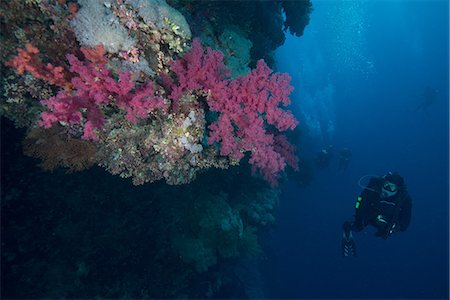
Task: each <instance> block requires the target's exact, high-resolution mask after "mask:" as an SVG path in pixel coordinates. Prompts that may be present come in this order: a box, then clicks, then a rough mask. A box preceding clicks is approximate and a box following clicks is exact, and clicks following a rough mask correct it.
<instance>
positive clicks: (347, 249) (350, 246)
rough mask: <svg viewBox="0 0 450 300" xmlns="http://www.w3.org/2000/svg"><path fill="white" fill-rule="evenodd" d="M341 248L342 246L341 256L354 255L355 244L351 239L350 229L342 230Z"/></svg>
mask: <svg viewBox="0 0 450 300" xmlns="http://www.w3.org/2000/svg"><path fill="white" fill-rule="evenodd" d="M341 248H342V256H344V257H347V256H356V244H355V241H354V240H353V236H352V231H351V230H344V232H343V236H342V241H341Z"/></svg>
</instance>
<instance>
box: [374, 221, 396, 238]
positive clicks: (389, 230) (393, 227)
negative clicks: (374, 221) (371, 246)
mask: <svg viewBox="0 0 450 300" xmlns="http://www.w3.org/2000/svg"><path fill="white" fill-rule="evenodd" d="M397 227H398V226H397V223H395V222H394V223H392V225H390V226H389V227H388V228H386V229H384V230H378V232H376V233H375V235H376V236H379V237H381V238H383V239H385V240H386V239H387V238H388V237H390V236H391V235H392V234H394V232H396V231H397V229H398V228H397Z"/></svg>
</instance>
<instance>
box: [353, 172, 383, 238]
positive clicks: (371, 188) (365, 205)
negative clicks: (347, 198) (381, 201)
mask: <svg viewBox="0 0 450 300" xmlns="http://www.w3.org/2000/svg"><path fill="white" fill-rule="evenodd" d="M378 189H379V180H378V179H377V178H371V179H370V181H369V184H368V185H367V187H366V188H365V189H364V190H363V191H362V192H361V194H360V195H359V196H358V200H357V201H356V204H355V222H353V224H352V230H354V231H361V230H362V229H363V228H364V227H365V225H366V223H367V221H368V220H367V218H369V217H370V208H371V206H372V205H373V202H374V201H375V199H376V198H377V197H378V194H377V193H376V192H375V191H377V190H378Z"/></svg>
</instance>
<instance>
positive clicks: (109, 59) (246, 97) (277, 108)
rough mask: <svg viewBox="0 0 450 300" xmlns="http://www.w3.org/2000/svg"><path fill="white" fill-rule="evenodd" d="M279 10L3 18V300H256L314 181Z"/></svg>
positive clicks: (166, 5) (142, 9)
mask: <svg viewBox="0 0 450 300" xmlns="http://www.w3.org/2000/svg"><path fill="white" fill-rule="evenodd" d="M284 2H285V1H256V2H248V1H242V2H230V1H190V0H152V1H148V0H106V1H100V0H92V1H88V0H58V1H53V0H39V1H38V0H32V1H31V0H30V1H19V0H11V1H2V2H0V26H1V28H0V29H1V30H0V38H1V40H2V43H1V44H0V65H1V68H0V74H1V85H0V97H1V101H0V114H1V116H2V118H1V122H2V139H3V140H2V141H3V143H2V144H1V147H2V151H1V155H2V181H1V185H2V187H1V193H2V194H1V207H2V237H4V239H2V251H1V252H2V253H1V255H2V262H4V264H3V265H2V285H3V286H5V287H7V288H6V289H5V290H2V297H3V298H205V297H210V298H211V297H220V295H226V296H228V297H231V298H242V297H243V296H245V294H246V293H247V292H248V291H245V286H246V284H245V283H244V282H242V281H244V280H246V279H243V278H244V277H245V276H244V275H242V274H243V273H245V272H240V274H241V275H240V276H238V275H236V274H235V272H234V269H239V267H240V266H243V265H246V264H247V263H248V262H249V261H253V262H256V261H258V259H259V257H260V256H261V254H262V251H263V249H262V247H261V244H262V243H261V241H262V234H263V232H264V230H265V229H266V228H269V227H270V226H271V225H273V224H274V221H275V213H276V208H277V206H278V202H279V198H280V197H281V192H280V190H279V189H278V184H279V183H280V182H282V181H284V180H285V179H286V176H287V174H289V176H290V175H291V172H294V171H297V170H299V168H300V170H302V169H301V166H302V165H301V164H300V166H299V160H298V159H297V157H296V154H295V151H296V149H295V146H294V145H293V144H291V142H290V141H289V138H288V137H287V136H286V134H287V133H288V132H289V131H291V130H293V129H294V128H295V127H296V126H297V123H298V122H297V120H296V119H295V117H294V115H293V114H292V113H291V112H290V111H289V110H288V106H289V105H290V99H289V94H290V93H291V91H292V89H293V88H292V87H291V85H290V77H289V75H287V74H280V73H277V72H274V71H273V70H272V69H273V68H274V61H273V51H274V50H275V49H276V47H278V46H279V45H281V44H282V43H283V41H284V32H283V25H286V28H285V30H287V29H289V30H291V31H294V32H295V33H301V32H302V28H301V26H306V23H307V22H306V21H307V20H308V14H309V11H310V10H301V8H299V7H309V6H308V4H310V2H309V1H303V2H302V3H303V4H305V5H304V6H303V5H297V6H289V5H287V4H286V5H285V4H284ZM288 6H289V7H288ZM283 9H284V10H285V12H286V15H289V16H290V17H289V21H288V20H286V22H288V23H289V24H288V23H286V24H283V18H282V12H283ZM293 10H295V11H296V12H297V13H298V12H299V10H300V15H302V17H303V19H302V20H303V23H301V24H300V25H294V24H292V22H291V20H292V16H293V15H295V13H294V12H293ZM263 59H264V60H263ZM269 66H270V67H269ZM271 67H272V68H271ZM14 126H15V127H17V128H18V129H13V127H14ZM21 152H23V153H24V154H25V155H26V156H22V155H21V154H20V153H21ZM37 160H38V162H37ZM300 162H301V161H300ZM36 165H38V166H39V167H40V168H41V169H38V168H36ZM42 169H43V170H45V171H51V172H43V171H42ZM104 170H106V171H107V172H109V173H111V174H114V175H118V176H109V174H108V173H107V172H104ZM81 171H82V172H81ZM288 172H289V173H288ZM122 178H129V180H122ZM131 183H132V184H131ZM145 183H147V184H145ZM148 183H152V184H148ZM134 185H139V186H134ZM241 269H243V268H241ZM254 276H256V277H257V274H254ZM236 283H239V284H236ZM241 283H242V284H241ZM230 286H242V287H243V288H242V289H238V290H233V289H229V288H228V287H230ZM224 291H225V292H226V293H228V294H226V293H225V292H224Z"/></svg>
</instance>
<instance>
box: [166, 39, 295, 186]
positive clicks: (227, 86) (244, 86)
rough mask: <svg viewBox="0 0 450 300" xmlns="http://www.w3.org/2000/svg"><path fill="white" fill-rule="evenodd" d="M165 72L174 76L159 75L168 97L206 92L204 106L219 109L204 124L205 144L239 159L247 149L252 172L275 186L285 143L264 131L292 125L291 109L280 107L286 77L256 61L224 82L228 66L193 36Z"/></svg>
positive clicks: (284, 97) (287, 85) (282, 165)
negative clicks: (212, 119) (214, 117)
mask: <svg viewBox="0 0 450 300" xmlns="http://www.w3.org/2000/svg"><path fill="white" fill-rule="evenodd" d="M171 70H172V71H173V72H174V73H175V74H176V75H177V81H176V83H175V82H173V81H171V80H169V79H168V78H167V77H165V78H164V82H165V84H164V85H165V87H166V88H167V89H168V90H169V91H170V97H171V98H172V100H178V99H179V98H180V97H181V96H182V95H183V94H184V93H185V92H187V91H189V92H190V91H195V90H197V91H200V92H201V93H202V94H204V95H206V96H207V104H208V107H209V109H210V110H211V111H214V112H217V113H219V117H218V119H217V120H216V121H215V122H213V123H212V124H211V125H210V126H209V129H210V136H209V140H208V142H209V143H210V144H213V143H215V142H217V143H219V145H220V151H221V154H222V155H225V156H230V157H231V158H232V159H235V160H240V159H242V158H243V156H244V153H245V152H247V151H249V152H250V153H251V155H250V160H249V163H250V164H252V165H253V168H254V171H256V170H258V171H259V172H260V173H261V174H262V175H263V177H264V178H265V179H266V180H267V181H268V182H269V183H271V184H272V185H275V184H276V180H277V178H278V176H279V173H280V172H281V171H282V170H284V168H285V166H286V159H289V162H290V163H291V162H294V159H293V158H292V155H291V156H289V157H286V155H285V154H286V153H283V154H284V155H282V154H281V153H280V152H282V151H280V148H283V147H285V146H287V145H288V143H287V140H286V141H285V140H283V142H284V143H282V144H279V145H278V144H276V140H274V135H273V134H272V133H270V130H274V131H276V132H282V131H285V130H287V129H294V128H295V127H296V125H297V123H298V122H297V120H296V119H295V118H294V116H293V115H292V113H291V112H289V111H286V110H285V109H283V108H282V106H287V105H289V104H290V99H289V94H290V93H291V91H292V90H293V88H292V86H290V77H289V75H287V74H279V73H272V70H271V69H270V68H269V67H268V66H267V65H266V64H265V63H264V61H263V60H260V61H258V63H257V67H256V69H254V70H253V71H252V72H250V73H248V74H247V75H246V76H245V77H239V78H237V79H235V80H228V79H227V77H228V76H229V70H228V69H227V68H226V67H225V65H224V63H223V55H222V53H220V52H219V51H214V50H212V49H210V48H207V49H206V50H205V49H204V48H203V47H202V45H201V43H200V41H199V40H198V39H195V40H194V41H193V44H192V49H191V50H190V51H189V52H188V53H187V54H186V55H185V56H184V57H183V58H182V59H179V60H176V61H175V62H174V63H173V64H172V67H171ZM270 128H272V129H270ZM286 143H287V144H286ZM291 150H292V148H289V150H288V151H287V152H291Z"/></svg>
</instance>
